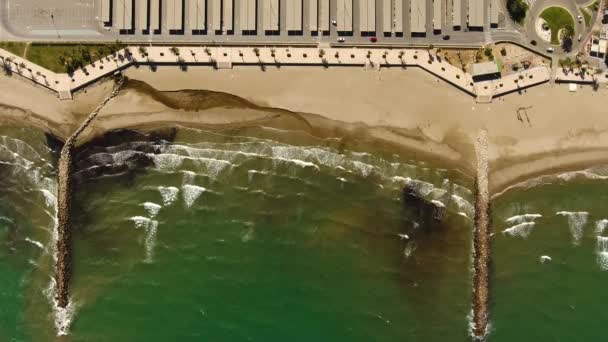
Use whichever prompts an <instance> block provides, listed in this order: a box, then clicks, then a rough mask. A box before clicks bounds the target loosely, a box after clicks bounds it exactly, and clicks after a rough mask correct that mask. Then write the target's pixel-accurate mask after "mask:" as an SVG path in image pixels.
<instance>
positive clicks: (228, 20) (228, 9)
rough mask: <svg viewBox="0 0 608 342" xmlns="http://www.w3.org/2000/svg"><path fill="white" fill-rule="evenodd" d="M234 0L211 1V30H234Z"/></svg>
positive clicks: (225, 31) (224, 31)
mask: <svg viewBox="0 0 608 342" xmlns="http://www.w3.org/2000/svg"><path fill="white" fill-rule="evenodd" d="M233 18H234V0H211V29H212V30H213V31H215V32H223V33H227V32H231V31H233V30H234V20H233Z"/></svg>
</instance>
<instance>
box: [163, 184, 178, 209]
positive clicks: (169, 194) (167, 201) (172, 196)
mask: <svg viewBox="0 0 608 342" xmlns="http://www.w3.org/2000/svg"><path fill="white" fill-rule="evenodd" d="M158 192H160V195H161V197H162V198H163V205H164V206H169V205H171V204H173V202H175V201H176V200H177V195H178V194H179V189H178V188H176V187H174V186H159V187H158Z"/></svg>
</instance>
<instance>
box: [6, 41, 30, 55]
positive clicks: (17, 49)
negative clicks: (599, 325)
mask: <svg viewBox="0 0 608 342" xmlns="http://www.w3.org/2000/svg"><path fill="white" fill-rule="evenodd" d="M0 49H4V50H6V51H8V52H10V53H12V54H15V55H17V56H19V57H22V56H23V50H25V43H15V42H0Z"/></svg>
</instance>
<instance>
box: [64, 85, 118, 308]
mask: <svg viewBox="0 0 608 342" xmlns="http://www.w3.org/2000/svg"><path fill="white" fill-rule="evenodd" d="M123 83H124V79H123V78H121V79H120V80H119V81H118V82H117V83H116V85H115V87H114V89H113V90H112V92H111V93H110V94H109V95H108V96H107V97H106V98H105V99H104V100H103V101H102V102H101V103H100V104H99V106H97V108H95V110H94V111H93V112H92V113H91V114H89V116H88V117H87V118H86V119H85V120H84V122H83V123H82V124H81V125H80V127H78V129H77V130H76V131H75V132H74V134H72V135H71V136H70V137H69V138H68V139H67V140H66V142H65V144H64V145H63V148H62V149H61V154H60V157H59V173H58V176H57V177H58V180H57V184H58V188H57V249H56V253H57V264H56V265H55V281H56V284H57V292H56V295H55V296H56V297H55V299H56V300H57V305H58V306H59V307H60V308H65V307H66V306H67V305H68V303H69V301H70V292H69V284H70V277H71V266H72V258H71V251H72V248H71V224H70V223H71V220H70V218H71V202H72V151H73V149H74V146H75V145H76V141H77V140H78V137H79V136H80V134H82V132H83V131H84V130H85V129H86V128H87V127H88V126H89V125H90V124H91V122H92V121H93V120H94V119H95V117H97V114H98V113H99V111H100V110H101V109H102V108H103V107H104V106H105V105H106V104H107V103H108V101H110V100H111V99H112V98H113V97H115V96H116V95H118V92H119V91H120V88H121V87H122V85H123Z"/></svg>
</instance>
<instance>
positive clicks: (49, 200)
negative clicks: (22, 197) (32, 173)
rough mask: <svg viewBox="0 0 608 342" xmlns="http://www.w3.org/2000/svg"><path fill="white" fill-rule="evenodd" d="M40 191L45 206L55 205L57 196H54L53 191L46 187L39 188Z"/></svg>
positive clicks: (52, 206)
mask: <svg viewBox="0 0 608 342" xmlns="http://www.w3.org/2000/svg"><path fill="white" fill-rule="evenodd" d="M40 192H42V195H43V196H44V200H45V202H46V206H47V207H50V208H55V207H57V197H55V194H54V193H52V192H50V191H49V190H47V189H40Z"/></svg>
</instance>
